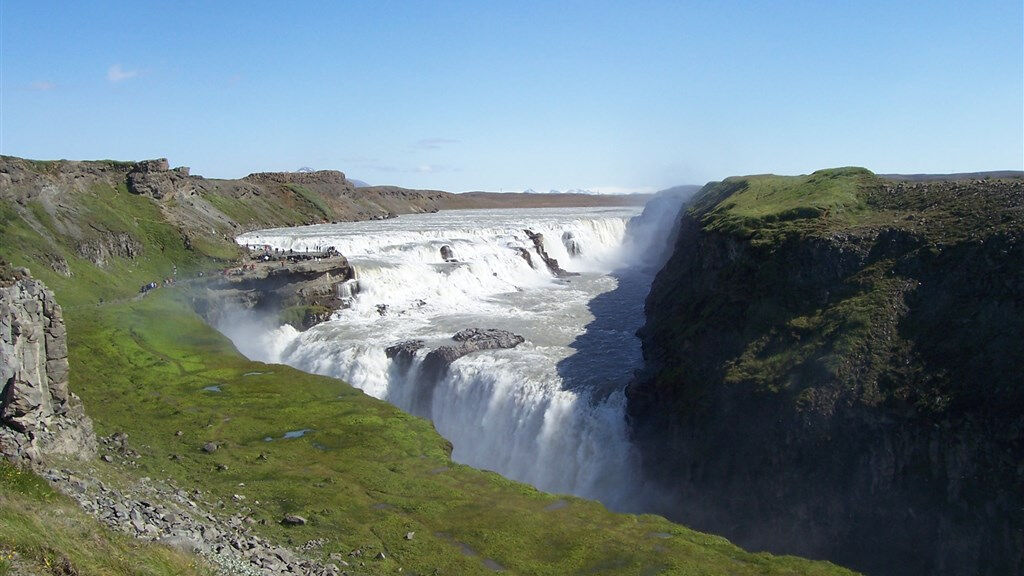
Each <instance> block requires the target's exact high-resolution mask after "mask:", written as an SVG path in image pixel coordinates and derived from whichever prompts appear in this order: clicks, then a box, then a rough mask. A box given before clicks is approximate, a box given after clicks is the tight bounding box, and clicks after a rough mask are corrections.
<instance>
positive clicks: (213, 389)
mask: <svg viewBox="0 0 1024 576" xmlns="http://www.w3.org/2000/svg"><path fill="white" fill-rule="evenodd" d="M203 390H205V391H207V392H221V389H220V384H218V385H216V386H207V387H206V388H203Z"/></svg>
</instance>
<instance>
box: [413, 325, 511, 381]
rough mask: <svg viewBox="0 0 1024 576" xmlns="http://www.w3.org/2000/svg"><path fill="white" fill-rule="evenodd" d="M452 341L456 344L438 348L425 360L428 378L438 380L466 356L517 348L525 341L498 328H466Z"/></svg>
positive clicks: (424, 367)
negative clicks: (480, 352)
mask: <svg viewBox="0 0 1024 576" xmlns="http://www.w3.org/2000/svg"><path fill="white" fill-rule="evenodd" d="M452 340H454V341H455V342H456V344H454V345H445V346H438V347H437V348H435V349H433V350H431V351H430V352H429V353H428V354H427V356H426V357H425V358H424V359H423V368H422V370H423V374H424V375H425V376H426V377H427V378H429V379H435V380H436V379H437V378H438V377H440V376H441V375H443V374H444V373H445V372H446V371H447V370H448V367H449V366H451V364H452V362H454V361H456V360H458V359H459V358H462V357H463V356H465V355H466V354H471V353H473V352H478V351H480V350H499V349H503V348H515V347H516V346H518V345H520V344H522V343H523V342H524V341H525V339H524V338H523V337H522V336H520V335H518V334H513V333H512V332H509V331H508V330H499V329H497V328H466V329H465V330H460V331H459V332H456V333H455V334H454V335H453V336H452Z"/></svg>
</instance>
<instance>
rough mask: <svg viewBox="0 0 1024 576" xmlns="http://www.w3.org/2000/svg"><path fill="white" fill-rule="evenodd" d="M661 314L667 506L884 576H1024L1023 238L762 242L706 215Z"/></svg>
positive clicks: (653, 348)
mask: <svg viewBox="0 0 1024 576" xmlns="http://www.w3.org/2000/svg"><path fill="white" fill-rule="evenodd" d="M646 311H647V318H648V323H647V325H646V326H645V327H644V328H643V329H642V331H641V337H642V340H643V345H644V354H645V359H646V362H647V367H646V369H645V371H644V373H643V374H641V375H639V377H638V378H637V380H636V381H635V382H634V383H633V384H632V385H631V386H630V388H629V390H628V396H629V407H628V413H629V418H630V423H631V429H632V433H633V436H634V439H635V440H636V442H637V443H638V445H639V446H640V448H641V451H642V454H643V466H644V469H645V472H646V473H647V474H648V476H649V477H650V478H651V479H652V480H653V481H655V482H656V483H658V484H660V485H661V486H663V487H665V488H666V489H667V490H668V491H669V492H670V493H671V494H672V495H673V496H674V497H675V501H674V503H673V504H672V505H671V506H669V507H668V508H667V509H665V510H662V512H664V513H666V514H667V515H669V516H670V517H672V518H674V519H676V520H679V521H682V522H684V523H686V524H689V525H692V526H694V527H695V528H698V529H701V530H707V531H711V532H715V533H720V534H722V535H724V536H726V537H728V538H730V539H732V540H733V541H735V542H737V543H738V544H740V545H741V546H744V547H747V548H751V549H756V550H771V551H773V552H784V553H793V554H800V555H806V556H811V557H817V558H827V559H830V560H833V561H835V562H837V563H840V564H843V565H848V566H851V567H854V568H856V569H860V570H863V571H865V572H866V573H868V574H892V575H896V574H922V575H923V574H993V575H995V574H1012V573H1018V574H1019V573H1024V559H1022V558H1024V241H1022V239H1021V237H1020V236H1019V235H1016V234H997V235H992V236H987V237H980V236H979V237H975V238H973V239H972V238H965V239H963V240H962V241H958V242H953V243H950V244H945V245H942V244H939V245H936V244H935V243H933V242H929V241H926V240H925V239H924V238H923V237H921V236H919V235H916V234H914V233H913V232H908V231H904V230H899V229H894V228H889V229H863V230H859V231H857V230H855V231H852V232H848V233H833V234H824V235H818V236H813V235H812V236H803V237H794V238H791V239H783V240H781V241H780V242H777V243H774V244H770V245H767V244H764V245H759V244H757V243H754V242H750V241H749V240H747V239H744V238H740V237H737V236H734V235H730V234H726V233H719V232H714V231H709V230H706V229H704V228H703V227H702V225H701V223H700V222H699V221H698V219H695V218H694V217H693V216H692V215H687V216H684V218H683V221H682V224H681V229H680V234H679V238H678V240H677V243H676V246H675V251H674V254H673V255H672V257H671V259H670V260H669V262H668V264H667V265H666V266H665V268H664V269H663V270H662V271H661V273H660V274H659V275H658V277H657V279H656V280H655V282H654V284H653V287H652V290H651V293H650V296H649V298H648V301H647V309H646ZM806 318H823V320H821V322H820V325H811V326H807V325H804V324H802V322H803V320H802V319H806ZM759 359H760V360H765V359H767V360H766V361H765V362H763V363H762V364H757V363H756V361H758V360H759ZM749 365H753V366H757V367H760V368H761V369H760V370H758V371H749V370H747V371H745V369H744V367H745V366H749Z"/></svg>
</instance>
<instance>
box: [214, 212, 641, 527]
mask: <svg viewBox="0 0 1024 576" xmlns="http://www.w3.org/2000/svg"><path fill="white" fill-rule="evenodd" d="M637 212H638V210H636V209H629V208H613V209H609V208H603V209H535V210H473V211H458V212H442V213H439V214H431V215H414V216H403V217H400V218H397V219H393V220H387V221H375V222H357V223H346V224H335V225H318V226H308V227H302V228H292V229H275V230H262V231H257V232H252V233H249V234H246V235H244V236H241V237H239V238H238V242H239V243H240V244H244V245H253V244H256V245H269V246H271V247H273V248H277V249H282V250H296V251H305V250H310V251H316V250H323V249H326V248H327V247H330V246H333V247H334V248H336V249H337V250H338V251H339V252H341V253H342V254H344V255H345V256H346V257H347V258H348V259H349V262H350V263H351V264H352V265H353V267H354V268H355V270H356V276H357V279H358V280H357V281H358V291H349V296H348V297H349V301H350V306H349V307H348V308H346V309H343V310H340V311H339V312H337V313H336V314H335V316H334V317H333V318H332V319H331V320H330V321H328V322H325V323H322V324H320V325H317V326H315V327H313V328H311V329H310V330H308V331H306V332H303V333H299V332H297V331H296V330H294V329H293V328H291V327H289V326H281V327H277V328H273V329H269V330H265V331H263V332H262V333H260V334H259V336H258V337H257V338H256V342H255V343H253V342H252V338H248V337H247V338H246V345H245V346H244V347H243V346H242V345H239V349H240V350H242V351H243V352H244V353H245V354H247V355H249V356H250V357H253V358H255V359H259V360H263V361H266V362H281V363H285V364H289V365H291V366H294V367H296V368H299V369H302V370H306V371H310V372H315V373H319V374H325V375H329V376H333V377H337V378H341V379H343V380H345V381H347V382H349V383H350V384H352V385H353V386H355V387H357V388H360V389H361V390H363V391H364V392H366V393H367V394H370V395H372V396H375V397H377V398H380V399H384V400H387V401H389V402H391V403H393V404H395V405H396V406H398V407H400V408H402V409H403V410H406V411H410V412H413V413H416V414H417V415H420V416H423V417H426V418H429V419H431V420H432V421H433V422H434V425H435V427H436V428H437V430H438V432H439V433H441V434H442V435H443V436H444V437H446V438H447V439H449V440H450V441H451V442H452V444H453V446H454V449H453V458H455V459H456V460H457V461H460V462H463V463H466V464H469V465H472V466H475V467H479V468H484V469H489V470H494V471H497V472H499V473H501V474H503V475H505V476H507V477H509V478H512V479H515V480H520V481H524V482H528V483H530V484H533V485H534V486H536V487H538V488H540V489H542V490H547V491H552V492H560V493H572V494H576V495H580V496H584V497H589V498H595V499H599V500H601V501H602V502H604V503H605V504H606V505H608V506H610V507H613V508H617V509H628V508H632V507H633V504H632V499H633V497H634V496H635V494H636V493H638V484H639V483H640V481H639V479H638V478H637V474H638V469H639V466H638V463H637V462H636V460H635V455H634V453H633V450H632V447H631V445H630V443H629V439H628V436H627V430H626V423H625V419H624V413H625V397H624V394H623V388H624V386H625V384H626V383H627V382H628V379H629V378H630V376H631V374H632V372H633V370H635V369H636V368H638V367H639V365H640V361H641V357H640V346H639V342H638V340H637V339H636V337H635V336H634V333H635V331H636V329H637V328H639V326H640V325H641V323H642V321H643V314H642V310H643V307H642V306H643V299H644V297H645V295H646V291H647V289H648V287H649V283H650V277H649V275H650V274H651V272H650V271H644V270H641V269H640V268H637V269H636V270H634V269H633V268H631V267H630V262H633V261H635V260H637V259H638V258H640V257H641V256H642V255H643V254H644V251H645V250H646V247H645V246H643V245H642V244H644V243H643V242H638V241H637V239H636V238H628V237H627V236H628V223H629V221H630V219H631V218H632V217H634V216H635V215H636V214H637ZM527 230H529V231H531V232H532V233H540V234H542V235H543V237H544V240H543V249H544V251H545V252H546V253H547V254H548V255H549V256H550V257H551V258H554V259H556V260H557V261H558V264H559V266H560V267H561V268H563V269H564V270H566V271H568V272H571V273H575V274H577V275H576V276H572V277H569V278H558V277H556V276H555V275H554V274H552V272H551V270H549V269H548V267H547V266H545V264H544V262H543V261H542V260H541V258H540V255H539V254H538V250H537V249H536V247H535V246H534V244H533V242H532V241H531V240H530V238H529V235H528V234H527V232H526V231H527ZM442 247H447V248H446V249H445V250H444V251H442ZM524 253H525V254H527V255H529V256H530V258H529V259H528V258H526V257H524ZM467 327H480V328H492V327H493V328H501V329H505V330H509V331H512V332H514V333H516V334H520V335H522V336H524V337H525V339H526V341H525V342H524V343H523V344H521V345H519V346H517V347H516V348H513V349H506V350H484V351H478V352H474V353H472V354H469V355H467V356H464V357H462V358H459V359H457V360H455V361H454V362H453V363H452V364H451V365H450V367H449V368H448V370H447V371H446V372H445V373H444V374H443V375H441V376H440V377H439V378H438V379H437V380H436V381H429V382H428V381H425V380H426V378H425V377H423V376H422V375H421V374H420V364H421V363H422V360H423V357H424V355H425V354H426V352H427V351H428V350H430V349H432V348H435V347H437V346H438V345H441V344H443V343H446V342H449V340H448V339H449V338H450V337H451V336H452V334H454V333H455V332H456V331H458V330H461V329H463V328H467ZM219 328H221V330H222V331H223V332H224V333H225V334H227V335H228V336H229V337H231V338H232V339H234V340H235V341H236V343H238V342H239V341H241V340H242V339H243V334H242V332H245V333H248V336H251V328H248V327H245V326H243V325H241V324H234V325H224V326H220V327H219ZM410 339H418V340H422V341H424V343H425V348H424V349H423V350H420V351H419V353H418V355H417V356H415V357H414V358H413V359H412V361H411V362H409V363H406V364H405V365H402V364H401V363H398V362H395V361H393V360H391V359H389V358H388V357H387V356H386V355H385V352H384V349H385V348H387V347H388V346H391V345H393V344H395V343H397V342H400V341H404V340H410ZM425 387H426V388H425Z"/></svg>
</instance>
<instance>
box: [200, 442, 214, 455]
mask: <svg viewBox="0 0 1024 576" xmlns="http://www.w3.org/2000/svg"><path fill="white" fill-rule="evenodd" d="M216 451H217V443H216V442H207V443H206V444H203V452H206V453H207V454H213V453H214V452H216Z"/></svg>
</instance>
